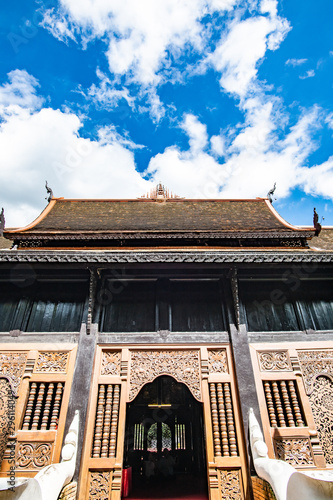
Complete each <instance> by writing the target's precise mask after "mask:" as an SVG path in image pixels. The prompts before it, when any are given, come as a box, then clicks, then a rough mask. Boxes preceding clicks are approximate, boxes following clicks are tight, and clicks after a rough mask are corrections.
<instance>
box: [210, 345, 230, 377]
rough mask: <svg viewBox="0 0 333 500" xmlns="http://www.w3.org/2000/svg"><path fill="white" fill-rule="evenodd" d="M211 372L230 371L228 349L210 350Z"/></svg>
mask: <svg viewBox="0 0 333 500" xmlns="http://www.w3.org/2000/svg"><path fill="white" fill-rule="evenodd" d="M208 366H209V373H229V369H228V361H227V351H226V350H225V349H220V350H218V351H208Z"/></svg>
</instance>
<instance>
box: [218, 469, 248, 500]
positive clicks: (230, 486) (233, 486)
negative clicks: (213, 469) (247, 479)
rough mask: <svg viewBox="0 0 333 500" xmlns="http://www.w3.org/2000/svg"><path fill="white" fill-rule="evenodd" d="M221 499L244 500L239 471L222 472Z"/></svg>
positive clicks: (220, 472)
mask: <svg viewBox="0 0 333 500" xmlns="http://www.w3.org/2000/svg"><path fill="white" fill-rule="evenodd" d="M219 475H220V490H221V498H228V500H242V499H243V495H242V490H241V482H240V471H239V470H220V471H219Z"/></svg>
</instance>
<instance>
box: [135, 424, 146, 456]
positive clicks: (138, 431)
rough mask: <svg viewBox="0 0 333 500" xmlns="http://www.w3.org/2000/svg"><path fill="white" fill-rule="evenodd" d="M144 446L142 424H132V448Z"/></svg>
mask: <svg viewBox="0 0 333 500" xmlns="http://www.w3.org/2000/svg"><path fill="white" fill-rule="evenodd" d="M144 448H145V428H144V425H142V424H134V445H133V449H134V450H144Z"/></svg>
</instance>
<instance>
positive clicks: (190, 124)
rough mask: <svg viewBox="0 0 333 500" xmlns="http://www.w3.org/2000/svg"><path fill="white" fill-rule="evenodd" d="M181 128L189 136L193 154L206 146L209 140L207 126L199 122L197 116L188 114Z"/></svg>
mask: <svg viewBox="0 0 333 500" xmlns="http://www.w3.org/2000/svg"><path fill="white" fill-rule="evenodd" d="M181 128H182V129H183V130H184V131H185V132H186V134H187V135H188V137H189V144H190V150H191V154H196V153H198V152H200V151H202V150H203V149H204V148H205V147H206V145H207V141H208V136H207V127H206V125H203V124H202V123H201V122H199V120H198V118H197V117H196V116H194V115H192V114H186V115H185V117H184V121H183V123H182V124H181Z"/></svg>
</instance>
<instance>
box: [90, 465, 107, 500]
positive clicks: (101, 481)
mask: <svg viewBox="0 0 333 500" xmlns="http://www.w3.org/2000/svg"><path fill="white" fill-rule="evenodd" d="M110 486H111V473H110V472H90V481H89V500H109V494H110Z"/></svg>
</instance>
